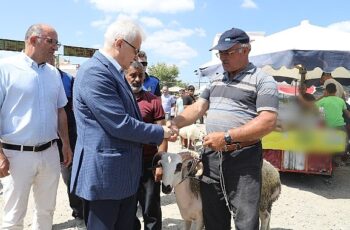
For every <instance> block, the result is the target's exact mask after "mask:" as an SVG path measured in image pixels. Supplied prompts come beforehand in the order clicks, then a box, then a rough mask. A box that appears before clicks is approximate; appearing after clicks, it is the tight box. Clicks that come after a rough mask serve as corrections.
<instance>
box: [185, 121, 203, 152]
mask: <svg viewBox="0 0 350 230" xmlns="http://www.w3.org/2000/svg"><path fill="white" fill-rule="evenodd" d="M205 134H206V132H205V127H204V125H203V124H192V125H189V126H185V127H183V128H181V129H180V130H179V135H180V138H183V139H187V149H189V148H190V145H191V142H192V145H193V146H194V147H195V142H196V141H197V140H202V139H203V137H204V136H205ZM182 144H183V143H182V142H181V145H182Z"/></svg>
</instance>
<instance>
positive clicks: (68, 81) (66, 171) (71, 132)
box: [48, 55, 84, 227]
mask: <svg viewBox="0 0 350 230" xmlns="http://www.w3.org/2000/svg"><path fill="white" fill-rule="evenodd" d="M48 63H49V64H51V65H52V66H55V56H54V55H52V57H51V58H50V59H49V60H48ZM56 68H57V70H58V71H59V73H60V76H61V80H62V83H63V87H64V91H65V93H66V96H67V100H68V102H67V104H66V106H64V110H65V111H66V114H67V122H68V136H69V143H70V147H71V149H72V151H73V152H74V149H75V143H76V141H77V128H76V123H75V118H74V113H73V84H74V78H73V76H72V75H70V74H68V73H66V72H64V71H62V70H61V69H60V68H58V67H56ZM57 146H58V151H59V153H60V161H61V162H62V161H63V155H62V141H61V139H58V140H57ZM61 174H62V179H63V182H64V183H65V184H66V186H67V194H68V200H69V206H70V207H71V208H72V216H73V217H74V218H75V219H76V221H77V227H83V226H84V223H83V201H82V200H81V199H80V198H79V197H77V196H76V195H75V194H73V193H71V192H70V191H69V187H70V177H71V174H72V165H71V164H70V165H69V166H68V167H65V166H64V165H61Z"/></svg>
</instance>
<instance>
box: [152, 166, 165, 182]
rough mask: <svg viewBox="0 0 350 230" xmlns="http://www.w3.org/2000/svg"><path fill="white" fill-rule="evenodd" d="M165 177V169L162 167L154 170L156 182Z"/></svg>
mask: <svg viewBox="0 0 350 230" xmlns="http://www.w3.org/2000/svg"><path fill="white" fill-rule="evenodd" d="M162 177H163V169H162V167H157V168H156V170H155V172H154V180H155V181H156V182H158V181H161V180H162Z"/></svg>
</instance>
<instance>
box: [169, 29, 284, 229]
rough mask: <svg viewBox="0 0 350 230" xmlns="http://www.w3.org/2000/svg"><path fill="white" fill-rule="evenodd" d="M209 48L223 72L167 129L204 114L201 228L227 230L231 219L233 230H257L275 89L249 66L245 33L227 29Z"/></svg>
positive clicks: (274, 113)
mask: <svg viewBox="0 0 350 230" xmlns="http://www.w3.org/2000/svg"><path fill="white" fill-rule="evenodd" d="M211 50H218V56H219V58H220V60H221V63H222V65H223V67H224V70H225V72H224V73H223V74H219V75H217V76H215V78H214V79H212V81H211V83H210V84H209V85H208V86H207V88H206V89H205V90H204V91H203V93H202V94H201V95H200V97H199V99H198V100H197V101H196V102H195V103H194V104H192V105H189V106H188V107H187V108H186V109H185V110H184V111H183V112H182V113H181V114H180V115H179V116H177V117H175V119H174V120H172V121H171V123H170V122H169V123H168V125H169V126H170V127H172V129H173V131H175V132H177V130H178V128H181V127H183V126H186V125H190V124H192V123H193V122H194V121H195V120H196V119H198V118H199V117H201V116H203V115H204V113H205V112H206V111H208V113H207V120H206V130H207V133H208V135H207V136H205V137H204V140H203V145H204V146H205V147H206V148H205V151H204V153H203V154H202V162H203V166H204V171H203V181H201V183H200V191H201V196H202V202H203V219H204V225H205V229H206V230H216V229H220V230H228V229H231V218H232V217H234V218H235V228H236V229H246V230H254V229H259V199H260V190H261V166H262V146H261V142H260V139H261V138H262V137H263V136H264V135H266V134H268V133H269V132H271V131H272V130H273V129H274V128H275V124H276V119H277V109H278V92H277V85H276V82H275V81H274V79H273V78H272V77H271V76H268V75H266V74H265V73H264V72H263V71H261V69H259V68H257V67H255V66H254V65H253V64H252V63H250V62H249V59H248V54H249V52H250V44H249V37H248V35H247V34H246V33H245V32H244V31H243V30H240V29H237V28H232V29H230V30H227V31H226V32H224V33H223V34H222V35H221V36H220V38H219V41H218V44H217V45H216V46H215V47H213V48H212V49H211ZM226 203H227V204H228V206H226Z"/></svg>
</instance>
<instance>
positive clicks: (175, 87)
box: [169, 86, 184, 93]
mask: <svg viewBox="0 0 350 230" xmlns="http://www.w3.org/2000/svg"><path fill="white" fill-rule="evenodd" d="M180 89H184V88H181V87H179V86H173V87H170V88H169V92H171V93H177V92H179V90H180Z"/></svg>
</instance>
